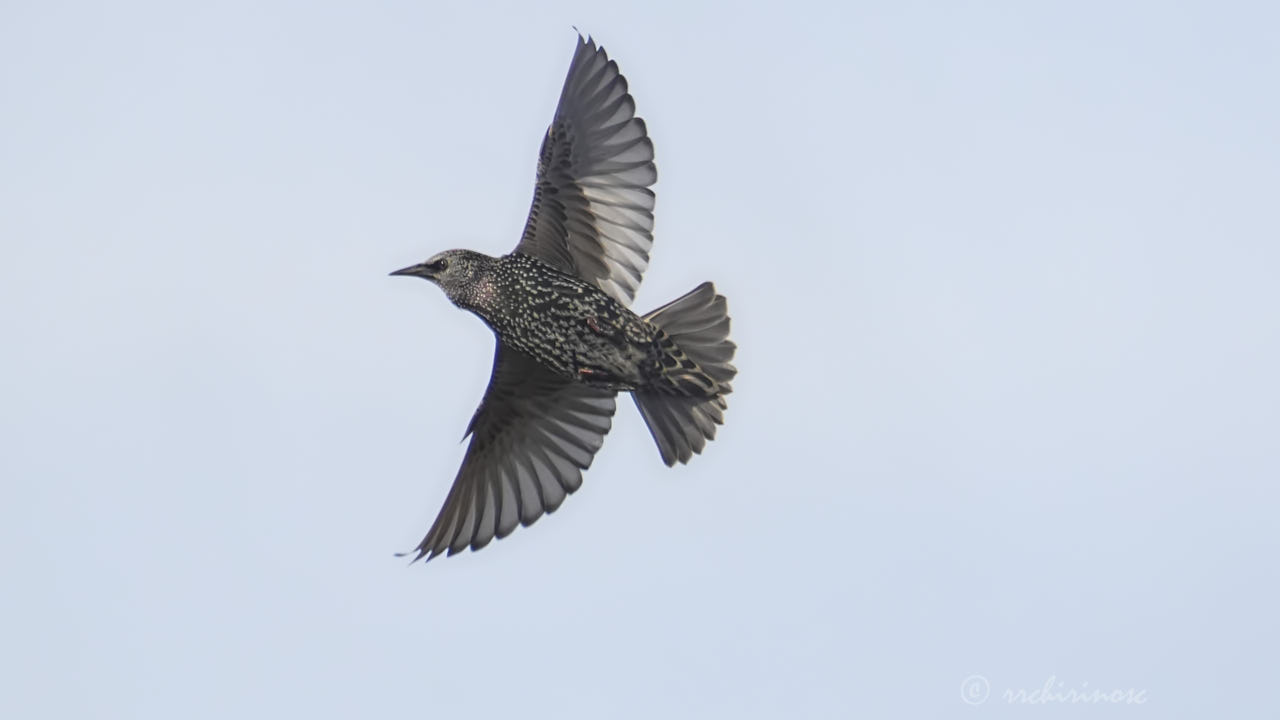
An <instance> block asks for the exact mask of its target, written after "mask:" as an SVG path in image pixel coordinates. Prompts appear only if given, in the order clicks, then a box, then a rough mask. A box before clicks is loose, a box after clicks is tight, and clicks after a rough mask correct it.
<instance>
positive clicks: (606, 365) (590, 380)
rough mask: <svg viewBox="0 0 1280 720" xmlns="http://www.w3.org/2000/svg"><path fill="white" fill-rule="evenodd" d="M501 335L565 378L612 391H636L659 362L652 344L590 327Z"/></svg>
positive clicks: (499, 334) (504, 339)
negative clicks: (531, 334)
mask: <svg viewBox="0 0 1280 720" xmlns="http://www.w3.org/2000/svg"><path fill="white" fill-rule="evenodd" d="M538 336H539V337H541V338H542V340H541V341H539V342H530V340H529V336H528V335H527V334H525V333H510V334H508V333H503V332H501V330H500V331H499V332H498V337H499V340H500V341H501V342H503V343H505V344H507V345H510V346H511V347H514V348H516V349H517V350H520V351H522V352H524V353H526V354H528V355H530V356H532V357H533V358H534V359H535V360H537V361H538V362H539V363H541V364H542V365H544V366H546V367H547V368H548V369H550V370H552V371H554V372H555V373H556V374H558V375H561V376H563V377H565V378H566V379H570V380H574V381H576V382H581V383H584V384H587V385H592V386H595V387H601V388H606V389H610V390H620V391H626V390H634V389H636V388H637V387H640V386H641V385H643V384H644V383H645V377H646V376H645V373H644V370H645V368H648V367H649V366H650V365H652V364H653V363H655V362H656V360H657V357H656V351H655V350H654V348H653V346H652V343H651V342H649V343H632V342H627V341H626V340H625V339H621V338H619V337H615V336H611V335H608V334H604V333H601V332H597V331H596V330H595V329H593V328H591V327H587V328H586V329H585V330H584V331H576V329H575V330H572V331H569V332H565V331H564V328H560V332H555V333H545V334H538Z"/></svg>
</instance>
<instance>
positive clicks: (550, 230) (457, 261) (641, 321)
mask: <svg viewBox="0 0 1280 720" xmlns="http://www.w3.org/2000/svg"><path fill="white" fill-rule="evenodd" d="M656 181H657V170H656V168H655V165H654V153H653V142H652V141H651V140H650V139H649V136H648V130H647V128H646V125H645V122H644V120H643V119H641V118H640V117H637V116H636V110H635V101H634V99H633V98H632V97H631V94H630V92H629V89H628V84H627V81H626V78H624V77H623V75H622V74H621V73H620V72H619V70H618V64H617V62H616V61H614V60H611V59H610V58H609V56H608V53H607V52H606V51H605V49H604V48H603V47H598V46H597V45H596V42H595V41H594V40H593V39H591V38H590V37H587V38H583V37H582V35H579V36H578V41H577V46H576V48H575V50H574V54H573V58H572V60H571V62H570V64H569V72H568V74H567V75H566V77H565V81H564V86H563V89H562V90H561V94H560V99H559V103H558V104H557V106H556V110H555V114H554V117H553V119H552V122H551V124H550V126H549V127H548V128H547V131H546V135H545V136H544V137H543V140H542V145H541V149H540V151H539V155H538V164H537V179H536V183H535V187H534V194H533V203H532V206H531V207H530V210H529V216H528V220H527V221H526V223H525V228H524V232H523V234H522V235H521V237H520V241H519V243H517V245H516V247H515V249H514V251H512V252H511V253H509V254H507V255H503V256H500V257H493V256H490V255H486V254H484V253H480V252H476V251H472V250H446V251H444V252H441V253H438V254H436V255H434V256H432V257H431V258H429V259H428V260H426V261H425V262H422V263H418V264H416V265H411V266H409V267H405V268H402V269H400V270H396V271H395V272H393V273H391V274H392V275H400V276H410V277H419V278H423V279H426V280H428V281H430V282H431V283H433V284H435V285H436V286H438V287H439V288H440V289H441V290H443V291H444V293H445V295H446V296H447V297H448V299H449V300H450V301H451V302H453V304H454V305H456V306H457V307H459V308H461V309H463V310H467V311H470V312H471V313H474V314H475V315H477V316H479V317H480V319H481V320H483V321H484V322H485V323H486V324H487V325H488V326H489V327H490V329H492V330H493V333H494V335H495V350H494V358H493V370H492V373H491V375H490V379H489V385H488V387H487V389H486V390H485V393H484V396H483V398H482V400H481V402H480V406H479V408H478V409H477V410H476V411H475V414H474V415H473V416H472V418H471V422H470V423H469V424H468V425H467V429H466V432H465V433H464V435H463V438H464V439H465V438H466V437H467V436H470V438H471V441H470V444H469V445H468V446H467V450H466V454H465V455H464V457H463V460H462V466H461V468H460V469H459V470H458V473H457V476H456V477H455V479H454V481H453V485H452V486H451V488H450V489H449V493H448V496H447V497H446V498H445V501H444V505H443V507H442V508H441V509H440V512H439V514H438V515H437V517H436V519H435V521H434V522H433V523H432V525H431V528H430V530H428V531H427V534H426V536H425V537H424V538H423V539H422V542H421V543H420V544H419V545H418V547H417V549H416V551H414V552H416V555H415V557H413V559H412V560H411V562H417V561H418V560H423V561H424V562H429V561H430V560H431V559H433V558H435V557H437V556H440V555H454V554H456V553H459V552H461V551H463V550H465V549H467V548H470V549H471V550H473V551H474V550H479V549H481V548H483V547H485V546H486V545H488V544H489V543H490V542H491V541H492V540H493V539H494V538H499V539H501V538H504V537H506V536H507V535H509V534H510V533H511V532H512V531H514V530H515V528H517V527H520V526H527V525H530V524H532V523H533V522H535V521H536V520H538V519H539V518H540V517H542V516H543V515H544V514H547V513H551V512H554V511H555V510H556V509H557V508H559V507H560V504H561V503H562V502H563V501H564V499H565V497H567V496H568V495H569V494H571V493H573V492H574V491H575V490H577V489H578V488H579V487H580V486H581V485H582V471H583V470H586V469H587V468H589V467H590V466H591V462H592V460H593V458H594V457H595V454H596V452H597V451H598V450H599V449H600V447H601V445H602V444H603V442H604V437H605V434H606V433H608V432H609V429H610V427H611V426H612V422H613V414H614V410H615V407H616V405H615V400H616V397H617V395H618V394H619V393H630V394H631V396H632V398H633V399H634V401H635V404H636V407H637V408H639V411H640V415H641V417H642V418H643V419H644V421H645V424H646V425H647V426H648V428H649V431H650V434H651V435H652V436H653V439H654V441H655V443H656V444H657V447H658V451H659V453H660V454H661V457H662V461H663V462H664V463H665V464H666V465H667V466H668V467H670V466H674V465H675V463H677V462H680V463H687V462H688V461H689V460H690V459H691V458H692V457H693V455H695V454H699V453H701V452H702V450H703V449H704V448H705V446H706V443H707V441H709V440H712V439H713V438H714V437H715V435H716V427H717V426H718V425H722V424H723V423H724V411H725V410H726V409H727V407H728V404H727V402H726V399H725V396H727V395H728V394H729V393H730V392H731V391H732V382H731V381H732V380H733V378H734V376H735V375H736V374H737V369H736V368H735V367H734V366H733V364H732V360H733V356H734V353H735V351H736V345H735V344H734V343H733V342H732V341H731V340H729V324H730V319H729V314H728V304H727V301H726V300H725V298H724V296H722V295H719V294H717V292H716V289H715V286H714V285H712V284H711V283H709V282H704V283H702V284H700V285H698V286H697V287H695V288H694V289H693V290H692V291H690V292H688V293H687V294H685V295H683V296H681V297H679V298H677V299H676V300H673V301H671V302H669V303H667V304H666V305H663V306H662V307H659V308H657V309H656V310H653V311H652V312H649V313H647V314H645V315H637V314H636V313H635V312H633V311H632V310H630V309H629V308H628V305H630V304H631V301H632V300H633V299H634V297H635V293H636V289H637V288H638V287H639V284H640V279H641V276H642V275H643V274H644V271H645V270H646V269H647V267H648V264H649V251H650V248H651V247H652V245H653V209H654V199H655V195H654V192H653V190H652V189H651V187H652V186H653V184H654V183H655V182H656ZM409 554H412V553H401V555H402V556H405V555H409Z"/></svg>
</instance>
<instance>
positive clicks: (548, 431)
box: [414, 345, 615, 560]
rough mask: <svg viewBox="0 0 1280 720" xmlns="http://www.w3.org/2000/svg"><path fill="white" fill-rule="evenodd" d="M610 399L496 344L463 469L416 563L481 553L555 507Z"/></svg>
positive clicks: (608, 417)
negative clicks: (487, 381) (423, 560)
mask: <svg viewBox="0 0 1280 720" xmlns="http://www.w3.org/2000/svg"><path fill="white" fill-rule="evenodd" d="M614 395H615V394H614V393H613V392H610V391H605V390H599V389H597V388H591V387H587V386H585V385H582V384H580V383H574V382H572V381H569V380H565V379H562V378H560V377H557V376H556V375H554V374H553V373H552V372H551V371H549V370H547V369H545V368H543V367H542V366H541V365H539V364H538V363H537V362H536V361H535V360H533V359H532V358H530V357H529V356H527V355H524V354H523V353H521V352H519V351H516V350H510V349H506V348H503V347H502V346H501V345H499V346H498V349H497V352H496V353H495V356H494V363H493V375H492V376H491V377H490V380H489V388H488V390H486V391H485V395H484V400H483V401H482V402H481V403H480V408H479V409H478V410H476V414H475V416H473V417H472V419H471V423H470V424H469V425H468V428H467V432H468V433H469V434H470V435H471V443H470V445H468V446H467V453H466V455H465V456H464V457H463V460H462V467H461V468H460V469H459V470H458V475H457V477H456V478H455V479H454V481H453V487H451V488H450V489H449V495H448V497H447V498H446V499H445V502H444V506H443V507H442V508H441V509H440V513H439V515H438V516H437V517H436V520H435V522H434V523H432V525H431V529H430V530H429V531H428V532H427V534H426V537H424V538H423V539H422V542H421V543H420V544H419V545H418V547H417V556H416V557H415V558H414V560H421V559H424V558H425V559H427V560H430V559H432V558H433V557H435V556H437V555H441V554H449V555H452V554H454V553H457V552H461V551H462V550H465V549H466V548H468V547H470V548H471V549H472V550H479V549H480V548H482V547H484V546H485V545H488V544H489V543H490V542H491V541H492V540H493V539H494V538H495V537H496V538H504V537H506V536H507V535H509V534H511V532H513V531H514V530H515V528H516V526H517V525H530V524H532V523H533V522H534V521H536V520H537V519H538V518H540V517H542V516H543V515H544V514H546V513H550V512H553V511H554V510H555V509H556V508H558V507H560V504H561V503H562V502H564V499H565V497H566V496H567V495H568V494H569V493H572V492H573V491H575V490H577V489H578V488H579V487H581V486H582V471H583V470H585V469H587V468H588V467H590V465H591V461H592V460H593V459H594V457H595V454H596V451H598V450H599V449H600V446H601V444H602V443H603V442H604V436H605V434H606V433H608V432H609V428H610V427H612V424H613V412H614V407H615V404H614Z"/></svg>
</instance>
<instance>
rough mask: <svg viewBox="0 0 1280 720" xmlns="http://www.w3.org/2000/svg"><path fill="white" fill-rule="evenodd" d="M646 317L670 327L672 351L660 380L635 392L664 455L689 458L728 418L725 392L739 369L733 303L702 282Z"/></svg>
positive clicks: (670, 460)
mask: <svg viewBox="0 0 1280 720" xmlns="http://www.w3.org/2000/svg"><path fill="white" fill-rule="evenodd" d="M644 317H645V320H648V321H649V322H651V323H653V324H654V325H657V326H658V327H659V328H661V329H662V330H663V332H664V333H665V335H666V337H665V338H663V339H662V341H661V342H662V347H663V351H664V353H666V354H665V355H664V357H663V370H662V375H661V377H660V381H659V382H657V383H655V385H654V386H653V387H650V388H644V389H641V390H637V391H635V392H634V393H632V397H633V398H635V401H636V407H637V408H639V410H640V415H641V417H643V418H644V421H645V424H647V425H648V426H649V432H650V433H651V434H652V435H653V439H654V441H655V442H656V443H657V444H658V451H659V452H660V453H662V461H663V462H665V463H666V464H667V465H674V464H675V463H676V461H677V460H678V461H680V462H682V463H687V462H689V459H690V458H692V457H693V456H694V455H695V454H697V453H700V452H702V449H703V448H704V447H706V445H707V441H709V440H712V439H714V438H715V436H716V426H717V425H722V424H723V423H724V411H725V409H726V408H727V407H728V403H727V402H726V400H725V398H724V396H725V395H728V394H729V393H730V392H732V390H733V388H732V386H731V385H730V383H729V381H730V380H732V379H733V377H734V375H736V374H737V373H738V371H737V369H736V368H734V367H733V365H732V364H731V363H730V361H731V360H733V353H734V350H735V349H736V347H737V346H735V345H734V344H733V342H732V341H730V340H729V308H728V303H727V302H726V301H725V299H724V296H722V295H717V294H716V290H715V286H713V285H712V284H711V283H702V284H701V285H699V286H698V287H696V288H694V289H693V290H692V291H691V292H689V293H688V294H686V295H684V296H683V297H680V298H677V299H676V300H673V301H672V302H670V303H667V304H666V305H663V306H662V307H660V308H658V309H657V310H654V311H653V312H651V313H649V314H648V315H645V316H644Z"/></svg>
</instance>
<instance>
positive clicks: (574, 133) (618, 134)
mask: <svg viewBox="0 0 1280 720" xmlns="http://www.w3.org/2000/svg"><path fill="white" fill-rule="evenodd" d="M635 114H636V104H635V101H634V100H632V99H631V95H630V94H629V93H628V92H627V80H626V78H624V77H622V75H621V74H619V72H618V64H617V63H616V62H614V61H612V60H610V59H609V56H608V55H607V54H605V51H604V48H597V47H596V44H595V42H594V41H592V40H589V39H588V40H583V39H582V37H581V36H579V37H578V49H577V52H575V53H574V56H573V63H572V64H570V65H569V75H568V76H567V77H566V78H565V80H564V89H563V90H562V91H561V93H560V104H559V105H558V106H557V107H556V115H555V119H554V120H552V122H551V127H549V128H547V135H546V137H545V138H544V139H543V140H542V151H541V153H540V154H539V157H538V182H537V185H536V186H535V187H534V190H533V207H531V208H530V209H529V220H528V222H527V223H526V224H525V228H524V236H523V237H522V238H521V240H520V244H519V245H517V246H516V252H519V253H524V254H526V255H533V256H535V257H537V258H539V259H541V260H543V261H545V262H547V263H550V264H551V265H553V266H555V267H557V268H559V269H560V270H563V271H564V272H566V273H569V274H571V275H576V276H578V277H580V278H582V279H583V280H586V281H587V282H590V283H594V284H595V285H596V286H597V287H599V288H600V289H601V290H603V291H604V292H606V293H608V294H609V295H611V296H612V297H613V298H614V299H615V300H617V301H618V302H620V303H622V304H623V305H627V304H630V302H631V300H632V298H634V297H635V294H636V288H638V287H639V286H640V277H641V276H642V275H643V274H644V271H645V268H647V267H648V266H649V248H650V247H652V246H653V200H654V197H653V191H652V190H650V189H649V186H650V185H653V183H654V182H655V181H656V180H657V179H658V171H657V169H656V168H654V166H653V143H652V142H650V140H649V136H648V133H647V132H646V130H645V126H644V121H643V120H641V119H640V118H638V117H636V116H635Z"/></svg>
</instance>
